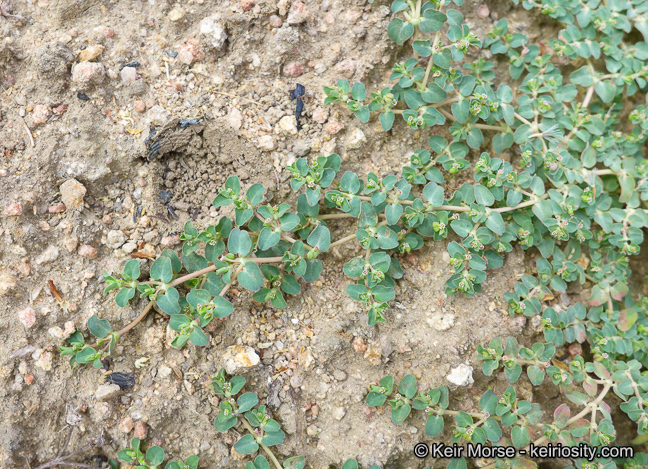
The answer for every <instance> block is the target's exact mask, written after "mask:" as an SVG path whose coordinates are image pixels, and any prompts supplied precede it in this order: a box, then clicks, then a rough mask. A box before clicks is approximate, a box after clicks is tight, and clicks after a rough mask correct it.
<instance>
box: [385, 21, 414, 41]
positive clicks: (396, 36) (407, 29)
mask: <svg viewBox="0 0 648 469" xmlns="http://www.w3.org/2000/svg"><path fill="white" fill-rule="evenodd" d="M412 34H414V26H413V25H412V24H411V23H405V22H403V20H402V19H400V18H394V19H393V20H392V21H391V22H390V23H389V26H388V27H387V35H388V36H389V38H390V39H391V40H392V41H394V42H395V43H397V44H399V45H400V44H402V43H404V42H405V41H407V40H408V39H409V38H410V37H412Z"/></svg>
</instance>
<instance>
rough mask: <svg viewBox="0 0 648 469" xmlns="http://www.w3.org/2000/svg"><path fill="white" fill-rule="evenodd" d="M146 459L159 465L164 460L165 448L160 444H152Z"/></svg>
mask: <svg viewBox="0 0 648 469" xmlns="http://www.w3.org/2000/svg"><path fill="white" fill-rule="evenodd" d="M146 459H147V460H148V462H150V463H151V464H153V465H154V466H159V465H160V464H162V463H163V462H164V450H163V449H162V448H160V447H159V446H151V447H150V448H149V449H147V450H146Z"/></svg>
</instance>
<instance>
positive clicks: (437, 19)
mask: <svg viewBox="0 0 648 469" xmlns="http://www.w3.org/2000/svg"><path fill="white" fill-rule="evenodd" d="M446 20H447V17H446V15H444V14H443V13H441V12H440V11H437V10H435V9H433V8H428V9H427V10H425V12H424V13H423V20H422V21H421V22H420V23H419V28H420V30H421V32H424V33H434V32H436V31H439V30H440V29H441V28H443V25H444V24H445V22H446Z"/></svg>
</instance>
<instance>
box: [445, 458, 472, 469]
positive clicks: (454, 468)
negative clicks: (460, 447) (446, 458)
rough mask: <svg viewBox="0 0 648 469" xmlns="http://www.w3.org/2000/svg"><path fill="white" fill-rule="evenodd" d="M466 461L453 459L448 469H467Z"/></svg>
mask: <svg viewBox="0 0 648 469" xmlns="http://www.w3.org/2000/svg"><path fill="white" fill-rule="evenodd" d="M466 468H467V466H466V460H465V459H464V458H453V459H451V460H450V463H449V464H448V467H447V468H446V469H466Z"/></svg>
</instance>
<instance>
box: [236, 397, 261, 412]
mask: <svg viewBox="0 0 648 469" xmlns="http://www.w3.org/2000/svg"><path fill="white" fill-rule="evenodd" d="M258 403H259V398H258V397H257V395H256V394H255V393H253V392H246V393H245V394H241V396H240V397H239V398H238V399H237V400H236V404H237V405H238V407H239V409H238V411H239V413H241V414H243V413H245V412H247V411H248V410H250V409H252V408H253V407H254V406H255V405H257V404H258Z"/></svg>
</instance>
